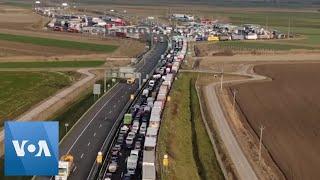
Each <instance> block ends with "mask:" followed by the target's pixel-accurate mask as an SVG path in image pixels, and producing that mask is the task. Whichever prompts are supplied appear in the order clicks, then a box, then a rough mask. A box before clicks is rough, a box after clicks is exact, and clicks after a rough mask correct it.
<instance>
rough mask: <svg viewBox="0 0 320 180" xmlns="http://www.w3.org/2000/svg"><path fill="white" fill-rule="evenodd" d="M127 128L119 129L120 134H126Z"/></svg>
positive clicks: (125, 126) (124, 126)
mask: <svg viewBox="0 0 320 180" xmlns="http://www.w3.org/2000/svg"><path fill="white" fill-rule="evenodd" d="M128 130H129V128H128V126H127V125H123V126H122V127H121V129H120V134H126V133H127V132H128Z"/></svg>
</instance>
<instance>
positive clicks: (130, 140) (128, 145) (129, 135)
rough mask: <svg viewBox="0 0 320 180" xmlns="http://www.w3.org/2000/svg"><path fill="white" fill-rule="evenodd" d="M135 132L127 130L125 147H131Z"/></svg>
mask: <svg viewBox="0 0 320 180" xmlns="http://www.w3.org/2000/svg"><path fill="white" fill-rule="evenodd" d="M135 136H136V134H135V133H134V132H129V134H128V136H127V138H126V145H127V148H131V147H132V144H133V140H134V138H135Z"/></svg>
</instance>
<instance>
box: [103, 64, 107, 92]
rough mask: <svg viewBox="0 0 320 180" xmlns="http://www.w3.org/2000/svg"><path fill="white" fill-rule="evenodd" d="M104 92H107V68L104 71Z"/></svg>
mask: <svg viewBox="0 0 320 180" xmlns="http://www.w3.org/2000/svg"><path fill="white" fill-rule="evenodd" d="M103 92H104V93H106V92H107V70H105V71H104V82H103Z"/></svg>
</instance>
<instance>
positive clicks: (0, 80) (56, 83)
mask: <svg viewBox="0 0 320 180" xmlns="http://www.w3.org/2000/svg"><path fill="white" fill-rule="evenodd" d="M75 76H76V73H73V72H0V126H1V127H2V126H3V121H4V120H5V119H9V120H10V119H13V118H16V117H17V116H19V115H20V114H22V113H23V112H25V111H26V110H28V109H30V108H31V107H32V106H33V105H35V104H37V103H39V102H40V101H42V100H43V99H45V98H47V97H49V96H51V95H53V94H54V93H56V92H57V91H58V90H60V89H62V88H64V87H66V86H69V85H70V84H71V83H72V82H73V81H74V78H75Z"/></svg>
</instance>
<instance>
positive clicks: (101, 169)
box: [87, 49, 168, 180]
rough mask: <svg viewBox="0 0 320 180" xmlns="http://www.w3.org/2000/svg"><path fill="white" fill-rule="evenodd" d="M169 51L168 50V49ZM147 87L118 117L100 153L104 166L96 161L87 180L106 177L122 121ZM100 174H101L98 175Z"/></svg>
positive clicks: (139, 91)
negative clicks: (108, 159) (111, 150)
mask: <svg viewBox="0 0 320 180" xmlns="http://www.w3.org/2000/svg"><path fill="white" fill-rule="evenodd" d="M167 50H168V49H167ZM159 65H160V61H159V62H158V64H157V65H156V66H155V67H154V68H153V69H152V70H151V71H150V73H149V75H150V74H153V73H154V71H155V69H156V68H157V67H158V66H159ZM145 86H146V83H144V84H143V86H142V87H141V89H139V88H138V90H137V91H136V92H135V98H134V99H133V100H130V101H129V102H128V103H127V104H126V105H125V107H124V109H123V110H122V112H121V113H120V115H119V116H118V118H117V120H116V121H115V123H114V125H113V127H112V129H111V131H110V132H109V134H108V136H107V138H106V139H105V141H104V143H103V145H102V147H101V149H100V151H101V152H102V154H103V159H104V161H103V163H102V165H99V164H98V163H97V162H96V161H95V162H94V164H93V166H92V168H91V170H90V173H89V175H88V178H87V180H95V179H102V178H103V176H104V172H105V171H106V170H107V165H108V164H107V163H108V162H107V157H108V156H109V153H110V149H111V148H110V147H111V145H112V144H113V142H114V140H115V138H116V135H117V132H118V131H119V130H120V129H119V127H120V125H121V122H122V119H123V116H124V114H125V113H126V112H127V111H128V110H129V107H130V106H131V105H132V104H133V103H134V102H135V101H136V100H137V97H139V96H140V95H141V94H142V91H143V89H144V87H145ZM98 172H99V174H98Z"/></svg>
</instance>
